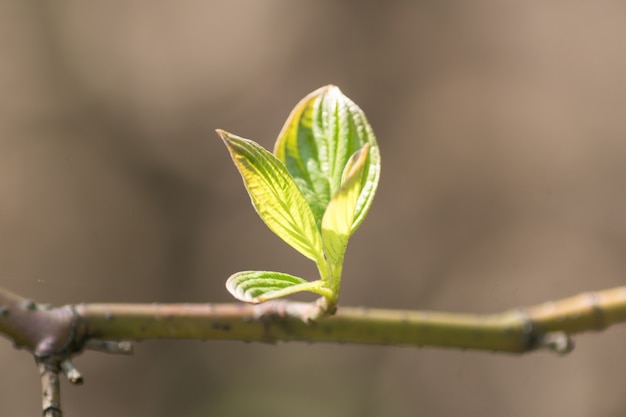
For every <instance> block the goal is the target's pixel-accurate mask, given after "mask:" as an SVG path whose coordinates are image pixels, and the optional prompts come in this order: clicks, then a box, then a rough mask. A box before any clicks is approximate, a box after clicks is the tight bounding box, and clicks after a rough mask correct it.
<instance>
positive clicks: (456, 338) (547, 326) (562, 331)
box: [76, 287, 626, 353]
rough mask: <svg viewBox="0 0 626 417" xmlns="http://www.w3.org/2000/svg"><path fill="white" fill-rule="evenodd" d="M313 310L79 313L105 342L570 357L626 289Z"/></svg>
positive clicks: (134, 307) (142, 308)
mask: <svg viewBox="0 0 626 417" xmlns="http://www.w3.org/2000/svg"><path fill="white" fill-rule="evenodd" d="M310 306H311V305H310V304H307V303H295V302H289V301H284V300H277V301H274V302H273V304H272V305H270V306H266V305H263V304H262V305H259V306H248V305H241V304H162V305H154V304H151V305H141V304H83V305H78V306H76V312H77V313H78V314H79V315H80V316H81V317H82V318H83V319H84V320H85V322H86V325H87V333H88V335H89V336H91V337H95V338H98V339H114V340H147V339H200V340H244V341H263V342H276V341H291V340H298V341H307V342H339V343H360V344H385V345H410V346H437V347H447V348H461V349H478V350H488V351H502V352H511V353H523V352H528V351H532V350H535V349H538V348H542V347H544V348H549V349H552V350H554V351H556V352H558V353H566V352H568V351H569V350H570V349H571V347H572V345H571V342H570V340H569V337H568V336H569V335H571V334H575V333H580V332H585V331H594V330H602V329H604V328H606V327H608V326H610V325H613V324H617V323H621V322H624V321H626V287H618V288H614V289H610V290H605V291H600V292H596V293H587V294H581V295H578V296H575V297H572V298H567V299H563V300H559V301H554V302H549V303H545V304H541V305H538V306H534V307H529V308H526V309H516V310H510V311H505V312H502V313H498V314H487V315H475V314H458V313H445V312H429V311H409V310H382V309H366V308H350V307H343V308H340V309H339V310H338V312H337V314H336V315H334V316H330V317H324V318H322V319H320V320H319V321H318V322H316V323H313V324H306V323H304V322H303V321H302V320H300V319H298V318H296V317H297V316H298V313H297V312H298V311H300V310H302V311H306V309H309V308H310ZM292 312H296V314H291V313H292ZM268 318H272V319H270V320H268Z"/></svg>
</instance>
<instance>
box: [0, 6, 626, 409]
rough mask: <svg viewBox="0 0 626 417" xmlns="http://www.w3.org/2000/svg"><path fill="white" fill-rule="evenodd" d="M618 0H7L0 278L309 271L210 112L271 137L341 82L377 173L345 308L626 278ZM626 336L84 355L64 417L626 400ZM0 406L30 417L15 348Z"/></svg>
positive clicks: (242, 130)
mask: <svg viewBox="0 0 626 417" xmlns="http://www.w3.org/2000/svg"><path fill="white" fill-rule="evenodd" d="M625 21H626V4H624V3H622V2H610V1H597V2H577V1H572V2H550V1H548V2H546V1H539V0H537V1H525V2H462V1H446V2H433V1H423V2H374V1H357V0H352V1H318V2H293V1H252V0H250V1H238V0H237V1H228V2H226V1H223V2H218V1H204V2H203V1H193V0H183V1H177V2H163V1H150V2H149V1H139V0H129V1H112V2H80V1H61V2H49V1H48V2H36V1H6V2H1V3H0V285H1V286H2V287H5V288H8V289H10V290H12V291H15V292H19V293H21V294H23V295H26V296H29V297H32V298H34V299H36V300H39V301H45V302H50V303H54V304H65V303H77V302H95V301H109V302H208V301H212V302H228V301H230V300H231V298H230V296H229V295H228V294H227V293H226V291H225V289H224V281H225V279H226V278H227V277H228V276H229V275H230V274H231V273H233V272H235V271H238V270H243V269H269V270H279V271H285V272H290V273H293V274H296V275H302V276H308V277H314V276H315V269H314V266H313V265H312V264H311V263H310V262H308V261H307V260H305V259H304V258H302V257H301V256H299V255H298V254H297V253H296V252H295V251H294V250H292V249H291V248H289V247H288V246H287V245H286V244H284V243H283V242H282V241H280V240H279V239H278V238H277V237H275V236H274V235H273V234H272V233H271V232H270V231H269V230H268V229H266V227H265V226H264V225H263V223H262V222H261V221H260V220H259V219H258V217H257V216H256V214H255V213H254V210H253V209H252V207H251V206H250V204H249V199H248V197H247V195H246V193H245V190H244V188H243V186H242V183H241V179H240V177H239V175H238V174H237V172H236V170H235V168H234V167H233V166H232V163H231V161H230V159H229V157H228V154H227V151H226V149H225V148H224V145H223V144H222V143H221V141H220V140H219V139H218V137H217V135H216V134H215V133H214V131H213V130H214V129H215V128H222V129H226V130H230V131H232V132H234V133H237V134H239V135H241V136H244V137H249V138H252V139H255V140H257V141H258V142H260V143H261V144H262V145H264V146H266V147H268V148H271V147H272V145H273V142H274V139H275V137H276V135H277V134H278V132H279V130H280V128H281V126H282V123H283V122H284V120H285V118H286V117H287V115H288V113H289V111H290V110H291V108H292V107H293V106H294V105H295V104H296V102H297V101H298V100H299V99H300V98H301V97H303V96H304V95H305V94H307V93H309V92H310V91H312V90H314V89H316V88H318V87H320V86H322V85H325V84H329V83H333V84H336V85H338V86H340V88H341V89H342V90H343V91H344V93H345V94H346V95H348V96H349V97H351V98H352V99H353V100H355V101H356V102H357V103H358V104H359V105H360V106H361V107H362V108H363V109H364V110H365V112H366V114H367V115H368V117H369V120H370V122H371V124H372V125H373V127H374V130H375V132H376V133H377V136H378V140H379V144H380V148H381V152H382V158H383V167H382V178H381V183H380V188H379V192H378V196H377V198H376V200H375V202H374V205H373V207H372V210H371V212H370V214H369V216H368V218H367V220H366V221H365V222H364V223H363V225H362V226H361V228H360V229H359V231H358V233H357V234H356V235H355V236H354V238H353V239H352V241H351V243H350V248H349V250H348V254H347V259H346V265H345V268H344V271H345V276H344V285H343V292H342V299H341V302H342V303H343V305H365V306H372V307H395V308H419V309H437V310H452V311H467V312H493V311H499V310H502V309H506V308H510V307H515V306H522V305H530V304H534V303H539V302H542V301H546V300H550V299H555V298H560V297H565V296H569V295H574V294H576V293H579V292H582V291H590V290H594V289H603V288H608V287H611V286H615V285H620V284H623V282H624V276H625V273H626V256H625V251H626V221H625V220H624V213H626V189H625V187H624V184H625V182H626V117H625V116H624V114H625V112H626V48H625V47H624V39H626V25H624V22H625ZM624 352H626V333H625V329H624V328H622V327H619V326H618V327H615V328H612V329H611V330H610V331H608V332H604V333H599V334H590V335H584V336H581V337H578V338H577V349H576V350H575V351H574V353H573V354H572V355H569V356H567V357H564V358H559V357H556V356H554V355H551V354H548V353H534V354H531V355H527V356H523V357H516V356H508V355H503V354H491V353H476V352H457V351H451V350H437V349H421V350H420V349H412V348H394V347H363V346H349V345H343V346H339V345H307V344H299V343H290V344H278V345H275V346H269V345H263V344H244V343H237V342H207V343H200V342H186V341H182V342H158V341H156V342H147V343H142V344H140V345H138V346H137V348H136V355H135V356H134V357H132V358H126V357H114V356H109V355H103V354H97V353H89V354H87V355H84V356H82V357H80V358H78V359H77V364H78V365H79V367H80V369H81V370H82V371H83V372H84V374H85V377H86V385H84V386H82V387H70V386H68V385H67V384H64V390H63V396H64V405H65V409H66V412H67V415H68V416H90V417H98V416H111V415H116V416H130V415H133V416H148V415H149V416H172V415H176V416H192V417H195V416H207V415H211V416H244V415H253V414H254V415H255V416H260V417H262V416H294V415H295V416H300V417H308V416H319V415H325V416H342V417H349V416H387V417H394V416H408V415H418V414H419V415H425V416H458V415H463V416H468V417H469V416H476V417H478V416H481V417H485V416H555V415H557V416H563V415H567V416H570V417H582V416H589V415H593V416H597V417H612V416H622V415H624V414H625V413H626V396H625V395H624V375H626V361H625V360H624ZM0 364H1V365H0V367H1V370H2V371H1V372H0V415H2V416H8V417H11V416H19V415H39V412H40V411H39V407H40V399H39V395H40V394H39V389H40V388H39V382H38V376H37V372H36V369H35V367H34V366H33V364H32V359H31V358H30V357H29V356H28V355H25V354H23V353H21V352H17V351H15V350H14V349H13V348H12V346H11V345H10V344H9V343H5V342H1V341H0Z"/></svg>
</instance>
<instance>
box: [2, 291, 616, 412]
mask: <svg viewBox="0 0 626 417" xmlns="http://www.w3.org/2000/svg"><path fill="white" fill-rule="evenodd" d="M320 311H327V306H326V305H325V298H324V297H322V298H320V300H319V301H318V302H316V303H299V302H290V301H286V300H273V301H269V302H267V303H264V304H260V305H249V304H79V305H68V306H64V307H59V308H51V307H49V306H44V305H41V304H37V303H35V302H33V301H31V300H28V299H25V298H23V297H20V296H18V295H16V294H13V293H10V292H8V291H6V290H3V289H1V288H0V334H2V335H3V336H5V337H6V338H7V339H9V340H11V341H12V342H13V343H14V345H15V346H16V347H18V348H22V349H25V350H27V351H29V352H30V353H32V354H33V356H34V357H35V360H36V362H37V363H38V365H39V369H40V373H41V381H42V395H43V410H44V415H45V416H49V417H58V416H61V409H60V400H59V399H60V394H59V384H58V377H57V374H58V373H59V372H63V373H65V375H66V377H67V378H68V379H69V380H70V382H72V383H74V384H80V383H81V382H82V377H81V375H80V373H79V372H78V371H77V370H76V368H74V366H73V365H72V363H71V361H70V358H71V357H72V356H74V355H76V354H78V353H80V352H82V351H83V350H85V349H90V350H99V351H104V352H107V353H123V354H128V353H132V346H131V345H130V344H129V341H140V340H150V339H195V340H241V341H247V342H252V341H258V342H266V343H267V342H269V343H276V342H279V341H306V342H330V343H356V344H379V345H398V346H400V345H404V346H419V347H421V346H433V347H445V348H459V349H476V350H486V351H497V352H508V353H517V354H521V353H525V352H530V351H534V350H537V349H542V348H543V349H549V350H552V351H554V352H556V353H558V354H565V353H568V352H570V351H571V350H572V348H573V342H572V340H571V338H570V336H571V335H573V334H576V333H582V332H586V331H598V330H603V329H605V328H607V327H609V326H611V325H614V324H618V323H622V322H625V321H626V286H624V287H617V288H613V289H609V290H604V291H598V292H592V293H585V294H580V295H577V296H575V297H571V298H565V299H562V300H558V301H552V302H547V303H544V304H540V305H537V306H532V307H528V308H519V309H513V310H509V311H505V312H502V313H496V314H459V313H446V312H436V311H414V310H383V309H368V308H354V307H343V308H340V309H338V310H337V312H336V314H335V315H332V316H323V317H321V318H320V319H318V320H317V321H315V322H307V321H304V320H303V319H302V318H306V317H316V316H319V314H318V313H319V312H320Z"/></svg>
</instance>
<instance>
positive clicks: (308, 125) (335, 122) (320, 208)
mask: <svg viewBox="0 0 626 417" xmlns="http://www.w3.org/2000/svg"><path fill="white" fill-rule="evenodd" d="M365 144H369V145H370V151H369V160H368V162H367V163H366V165H365V166H364V171H363V186H362V187H361V193H360V195H359V198H358V200H357V203H356V208H355V216H354V221H353V224H352V231H354V230H356V228H357V227H358V226H359V224H360V223H361V222H362V221H363V218H364V217H365V214H366V213H367V211H368V209H369V207H370V205H371V203H372V199H373V198H374V193H375V190H376V186H377V184H378V179H379V176H380V153H379V151H378V145H377V144H376V138H375V136H374V132H373V131H372V128H371V127H370V125H369V123H368V122H367V119H366V118H365V114H364V113H363V111H362V110H361V109H360V108H359V107H358V106H357V105H356V104H355V103H354V102H353V101H352V100H350V99H349V98H347V97H346V96H344V95H343V93H342V92H341V91H340V90H339V88H337V87H335V86H332V85H329V86H326V87H322V88H320V89H318V90H316V91H314V92H312V93H311V94H309V95H307V96H306V97H305V98H304V99H302V100H301V101H300V102H299V103H298V104H297V105H296V107H295V108H294V110H293V111H292V112H291V114H290V115H289V118H288V119H287V122H286V123H285V125H284V127H283V129H282V131H281V132H280V134H279V135H278V140H277V142H276V146H275V148H274V154H275V155H276V157H277V158H278V159H280V160H281V161H283V162H284V163H285V165H286V167H287V169H288V170H289V173H290V174H291V176H292V177H293V178H294V181H295V182H296V184H297V185H298V187H299V188H300V190H301V191H302V194H303V196H304V197H305V199H306V200H307V201H308V203H309V205H310V206H311V210H312V212H313V216H314V217H315V221H316V222H317V224H318V225H320V226H321V223H322V218H323V216H324V212H325V211H326V207H327V205H328V204H329V202H330V200H331V198H332V196H333V195H335V193H336V192H337V191H338V190H339V187H340V186H341V177H342V173H343V171H344V168H345V166H346V164H347V162H348V159H349V158H350V156H351V155H353V154H354V153H355V152H356V151H358V150H359V149H361V148H362V147H363V145H365Z"/></svg>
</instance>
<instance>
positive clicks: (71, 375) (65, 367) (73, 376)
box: [61, 359, 83, 385]
mask: <svg viewBox="0 0 626 417" xmlns="http://www.w3.org/2000/svg"><path fill="white" fill-rule="evenodd" d="M61 370H62V371H63V373H64V374H65V377H66V378H67V380H68V381H70V383H72V384H74V385H81V384H82V383H83V376H82V375H81V374H80V372H79V371H78V369H76V367H75V366H74V364H73V363H72V361H70V360H69V359H65V360H63V361H61Z"/></svg>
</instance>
